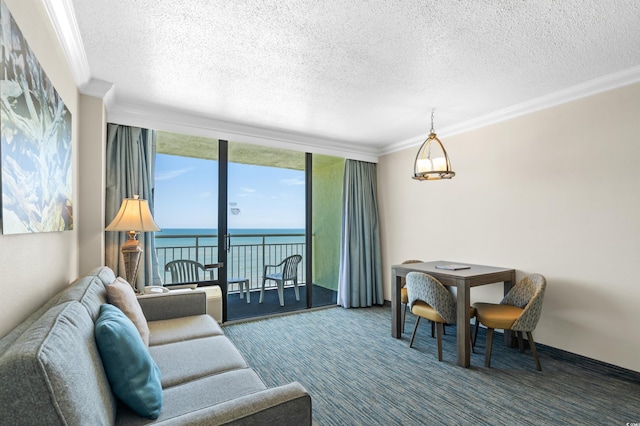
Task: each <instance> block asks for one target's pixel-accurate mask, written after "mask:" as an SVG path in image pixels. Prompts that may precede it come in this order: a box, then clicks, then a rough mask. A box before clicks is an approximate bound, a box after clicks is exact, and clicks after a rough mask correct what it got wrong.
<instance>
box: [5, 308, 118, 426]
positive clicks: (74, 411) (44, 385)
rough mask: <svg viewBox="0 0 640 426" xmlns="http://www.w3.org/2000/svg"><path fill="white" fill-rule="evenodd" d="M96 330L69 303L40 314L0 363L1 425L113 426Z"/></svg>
mask: <svg viewBox="0 0 640 426" xmlns="http://www.w3.org/2000/svg"><path fill="white" fill-rule="evenodd" d="M93 333H94V324H93V321H92V319H91V317H90V316H89V314H88V313H87V310H86V309H85V307H83V306H82V305H81V304H80V303H78V302H75V301H72V302H66V303H62V304H60V305H57V306H53V307H52V308H51V309H49V310H47V311H46V312H45V313H43V314H42V315H41V316H40V318H38V319H37V320H36V321H35V322H34V323H33V324H31V325H30V326H29V327H28V328H27V329H26V330H25V332H24V333H22V334H21V335H20V337H19V338H18V339H16V340H15V341H14V342H13V344H12V345H11V346H10V347H9V348H8V349H7V350H6V351H5V353H4V354H3V355H2V356H1V357H0V383H1V385H0V413H2V423H3V424H69V425H72V424H77V425H80V424H83V425H102V424H113V422H114V419H115V407H116V403H115V399H114V397H113V395H112V393H111V390H110V388H109V383H108V381H107V377H106V375H105V373H104V369H103V368H102V363H101V360H100V355H99V353H98V349H97V347H96V344H95V339H94V334H93Z"/></svg>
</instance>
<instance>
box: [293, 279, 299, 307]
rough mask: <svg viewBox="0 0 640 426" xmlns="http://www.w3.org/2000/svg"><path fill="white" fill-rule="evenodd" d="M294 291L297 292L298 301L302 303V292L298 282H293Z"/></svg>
mask: <svg viewBox="0 0 640 426" xmlns="http://www.w3.org/2000/svg"><path fill="white" fill-rule="evenodd" d="M293 291H295V292H296V301H298V302H299V301H300V291H299V290H298V280H297V279H295V280H293Z"/></svg>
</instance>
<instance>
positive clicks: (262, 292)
mask: <svg viewBox="0 0 640 426" xmlns="http://www.w3.org/2000/svg"><path fill="white" fill-rule="evenodd" d="M265 281H267V280H266V279H265V278H262V288H261V289H260V303H262V300H263V299H264V283H265Z"/></svg>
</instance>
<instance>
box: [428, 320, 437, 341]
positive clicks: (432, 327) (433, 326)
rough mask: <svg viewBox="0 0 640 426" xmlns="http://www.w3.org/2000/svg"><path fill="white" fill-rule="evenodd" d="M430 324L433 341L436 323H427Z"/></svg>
mask: <svg viewBox="0 0 640 426" xmlns="http://www.w3.org/2000/svg"><path fill="white" fill-rule="evenodd" d="M429 322H430V323H431V338H432V339H433V338H434V337H436V335H435V332H436V323H435V322H433V321H429Z"/></svg>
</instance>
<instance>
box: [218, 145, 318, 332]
mask: <svg viewBox="0 0 640 426" xmlns="http://www.w3.org/2000/svg"><path fill="white" fill-rule="evenodd" d="M227 176H228V181H227V206H226V213H227V225H228V229H227V232H226V235H227V237H226V239H225V244H226V249H227V267H226V274H227V289H228V298H227V319H228V320H234V319H241V318H248V317H254V316H263V315H270V314H276V313H280V312H284V311H290V310H297V309H305V308H306V307H307V301H306V286H305V284H306V283H305V270H306V265H307V262H306V259H305V246H306V237H305V215H306V206H305V154H304V153H301V152H295V151H288V150H283V149H277V148H269V147H263V146H256V145H250V144H243V143H237V142H229V150H228V168H227ZM286 267H288V269H287V268H286ZM271 278H274V279H271ZM263 282H264V290H263Z"/></svg>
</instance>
